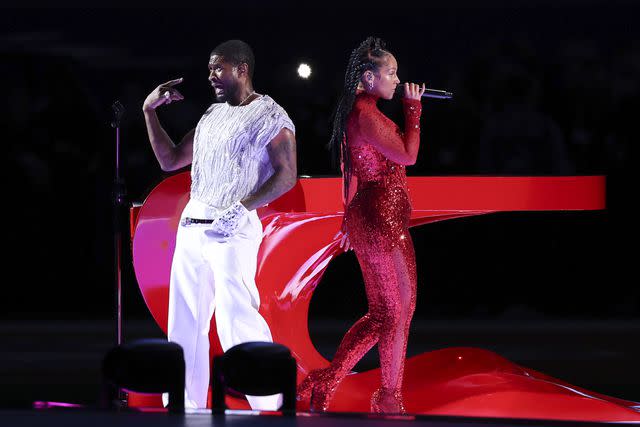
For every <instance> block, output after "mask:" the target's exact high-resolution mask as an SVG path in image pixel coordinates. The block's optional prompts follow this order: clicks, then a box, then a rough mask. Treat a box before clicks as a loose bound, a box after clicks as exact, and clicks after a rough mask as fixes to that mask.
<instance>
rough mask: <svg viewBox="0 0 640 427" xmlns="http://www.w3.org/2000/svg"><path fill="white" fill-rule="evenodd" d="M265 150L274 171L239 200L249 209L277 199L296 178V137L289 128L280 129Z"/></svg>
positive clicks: (290, 186) (289, 187) (293, 183)
mask: <svg viewBox="0 0 640 427" xmlns="http://www.w3.org/2000/svg"><path fill="white" fill-rule="evenodd" d="M267 151H268V153H269V159H270V160H271V166H273V170H274V171H275V172H274V174H273V175H272V176H271V177H270V178H269V179H268V180H267V181H266V182H265V183H264V184H263V185H262V187H260V188H259V189H258V190H257V191H256V192H255V193H253V194H252V195H250V196H248V197H247V198H246V199H244V200H241V203H242V204H243V205H244V206H245V207H246V208H247V209H248V210H250V211H251V210H254V209H256V208H259V207H261V206H264V205H266V204H267V203H270V202H272V201H273V200H275V199H277V198H278V197H280V196H281V195H283V194H284V193H286V192H287V191H289V190H290V189H291V188H292V187H293V186H294V185H295V183H296V181H297V179H298V172H297V167H296V138H295V136H294V135H293V132H291V130H289V129H287V128H283V129H282V130H280V132H278V134H277V135H276V137H275V138H273V140H271V142H270V143H269V145H268V146H267Z"/></svg>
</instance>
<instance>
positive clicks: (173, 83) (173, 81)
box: [160, 77, 183, 87]
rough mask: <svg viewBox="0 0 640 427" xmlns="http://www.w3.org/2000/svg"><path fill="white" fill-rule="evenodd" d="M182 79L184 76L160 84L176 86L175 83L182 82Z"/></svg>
mask: <svg viewBox="0 0 640 427" xmlns="http://www.w3.org/2000/svg"><path fill="white" fill-rule="evenodd" d="M182 80H183V78H182V77H180V78H179V79H174V80H169V81H168V82H166V83H163V84H161V85H160V86H169V87H171V86H175V85H177V84H178V83H182Z"/></svg>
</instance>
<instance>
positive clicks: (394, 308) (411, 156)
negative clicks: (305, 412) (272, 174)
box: [298, 37, 424, 413]
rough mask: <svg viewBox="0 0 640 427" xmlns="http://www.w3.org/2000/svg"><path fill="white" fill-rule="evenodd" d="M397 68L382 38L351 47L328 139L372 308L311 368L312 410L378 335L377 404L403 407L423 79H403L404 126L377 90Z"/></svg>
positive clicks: (303, 391)
mask: <svg viewBox="0 0 640 427" xmlns="http://www.w3.org/2000/svg"><path fill="white" fill-rule="evenodd" d="M397 71H398V65H397V62H396V59H395V58H394V56H393V55H392V54H391V53H390V52H389V51H387V50H385V49H384V44H383V42H382V41H381V40H380V39H378V38H374V37H369V38H367V39H366V40H365V41H364V42H362V43H361V44H360V46H358V48H356V49H355V50H354V51H353V52H352V54H351V58H350V60H349V65H348V67H347V71H346V74H345V86H344V91H343V94H342V98H341V99H340V102H339V104H338V108H337V111H336V117H335V120H334V124H333V134H332V136H331V141H330V146H331V148H332V149H333V150H332V151H334V153H336V157H338V158H339V159H340V160H341V166H342V171H343V183H344V187H343V194H344V197H345V201H346V203H345V205H346V209H345V215H344V222H343V226H342V230H341V232H340V233H339V235H340V234H342V236H341V239H342V240H341V246H342V247H343V248H344V249H345V250H348V249H349V248H350V247H352V248H353V249H354V251H355V253H356V256H357V258H358V262H359V264H360V268H361V269H362V273H363V277H364V282H365V288H366V294H367V301H368V304H369V311H368V313H367V314H366V315H365V316H364V317H362V318H361V319H360V320H358V321H357V322H356V323H355V324H354V325H353V326H352V327H351V329H349V331H348V332H347V334H346V335H345V337H344V338H343V340H342V342H341V343H340V346H339V347H338V350H337V351H336V354H335V356H334V358H333V360H332V362H331V364H330V366H329V367H327V368H324V369H318V370H314V371H311V372H310V373H309V375H308V376H307V377H306V378H305V380H304V381H303V382H302V383H301V384H300V386H299V388H298V399H305V398H308V397H309V396H310V397H311V402H310V407H311V410H312V411H323V412H324V411H326V410H327V408H328V405H329V403H330V401H331V397H332V396H333V393H334V391H335V389H336V387H337V386H338V384H339V383H340V381H341V380H342V379H343V378H344V377H345V376H346V375H347V374H348V373H349V372H350V371H351V369H352V368H353V366H354V365H355V364H356V363H357V362H358V360H360V359H361V358H362V357H363V356H364V355H365V354H366V353H367V352H368V351H369V349H370V348H371V347H372V346H373V345H375V344H376V343H377V344H378V350H379V354H380V371H381V374H382V386H381V387H380V388H379V389H378V390H377V391H376V392H375V393H374V394H373V396H372V398H371V411H372V412H383V413H404V412H405V409H404V405H403V401H402V395H401V388H402V375H403V370H404V359H405V353H406V347H407V335H408V332H409V324H410V322H411V317H412V315H413V311H414V307H415V301H416V265H415V254H414V250H413V243H412V241H411V236H410V235H409V231H408V222H409V216H410V213H411V205H410V201H409V196H408V194H407V184H406V174H405V165H412V164H414V163H415V162H416V157H417V155H418V148H419V145H420V114H421V104H420V99H421V97H422V94H423V93H424V85H423V86H422V87H419V86H418V85H417V84H413V83H412V84H409V83H405V84H404V92H405V95H404V98H403V104H404V114H405V129H404V132H402V131H401V130H400V129H399V128H398V126H397V125H396V124H395V123H393V122H392V121H391V120H390V119H389V118H387V117H386V116H385V115H384V114H383V113H382V112H381V111H380V110H378V108H377V106H376V102H377V100H378V99H379V98H384V99H391V98H392V97H393V95H394V92H395V89H396V86H397V85H398V84H399V83H400V81H399V80H398V76H397ZM354 188H355V189H356V191H355V195H354V196H353V197H350V195H351V194H352V193H351V191H350V190H353V189H354Z"/></svg>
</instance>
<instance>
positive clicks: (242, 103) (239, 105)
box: [238, 90, 256, 107]
mask: <svg viewBox="0 0 640 427" xmlns="http://www.w3.org/2000/svg"><path fill="white" fill-rule="evenodd" d="M254 93H256V91H255V90H252V91H251V93H250V94H249V95H247V97H246V98H245V99H243V100H242V102H241V103H240V104H238V107H241V106H243V105H244V103H245V102H246V101H247V99H249V98H251V95H253V94H254Z"/></svg>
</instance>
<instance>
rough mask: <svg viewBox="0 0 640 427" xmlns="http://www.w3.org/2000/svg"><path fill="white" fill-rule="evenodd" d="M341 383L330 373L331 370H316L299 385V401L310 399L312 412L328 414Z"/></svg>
mask: <svg viewBox="0 0 640 427" xmlns="http://www.w3.org/2000/svg"><path fill="white" fill-rule="evenodd" d="M339 383H340V381H336V379H335V378H334V377H333V376H332V375H331V373H330V372H329V368H324V369H314V370H313V371H311V372H309V375H307V377H306V378H305V379H304V380H303V381H302V382H301V383H300V384H299V385H298V393H297V394H296V399H297V400H305V399H308V398H310V402H309V410H310V411H311V412H327V409H328V408H329V402H330V401H331V398H332V397H333V393H334V392H335V391H336V388H337V387H338V384H339Z"/></svg>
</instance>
